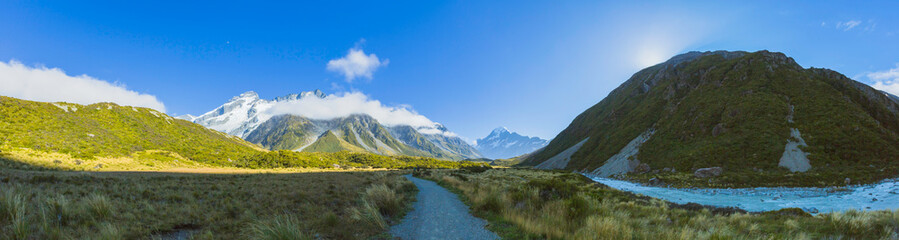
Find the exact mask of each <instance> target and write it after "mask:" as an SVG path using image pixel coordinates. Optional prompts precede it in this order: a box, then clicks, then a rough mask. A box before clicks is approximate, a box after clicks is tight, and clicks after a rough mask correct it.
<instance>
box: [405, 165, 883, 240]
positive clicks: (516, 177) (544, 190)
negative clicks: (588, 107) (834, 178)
mask: <svg viewBox="0 0 899 240" xmlns="http://www.w3.org/2000/svg"><path fill="white" fill-rule="evenodd" d="M416 175H417V176H420V177H424V178H428V179H430V180H434V181H437V182H438V183H439V184H441V185H443V186H445V187H448V188H449V189H451V191H454V192H456V193H458V194H460V196H461V197H462V199H463V201H465V202H466V203H467V204H469V205H470V206H472V211H473V213H474V214H475V215H477V216H479V217H482V218H485V219H487V220H488V221H489V222H490V223H489V225H488V228H489V229H490V230H492V231H494V232H496V233H497V234H500V236H502V237H503V238H508V239H890V238H895V237H896V236H897V234H899V211H870V212H861V211H848V212H844V213H825V214H819V215H816V216H811V215H809V214H808V213H805V212H802V211H801V210H798V209H783V210H779V211H774V212H765V213H746V212H745V211H741V210H739V209H733V208H715V207H708V206H701V205H698V204H683V205H680V204H673V203H670V202H666V201H663V200H659V199H653V198H649V197H645V196H638V195H634V194H631V193H627V192H622V191H618V190H615V189H610V188H608V187H604V186H602V185H600V184H594V183H592V181H590V180H589V179H586V178H584V177H583V176H581V175H579V174H574V173H566V172H560V171H540V170H527V169H492V170H488V171H484V172H481V173H473V172H467V171H462V170H423V171H418V172H416ZM457 176H464V177H465V178H466V179H468V180H467V181H463V180H461V179H460V178H459V177H457Z"/></svg>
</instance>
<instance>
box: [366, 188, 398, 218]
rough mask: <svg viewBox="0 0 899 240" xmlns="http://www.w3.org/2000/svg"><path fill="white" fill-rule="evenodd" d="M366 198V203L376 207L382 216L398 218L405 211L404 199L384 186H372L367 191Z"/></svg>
mask: <svg viewBox="0 0 899 240" xmlns="http://www.w3.org/2000/svg"><path fill="white" fill-rule="evenodd" d="M364 198H365V200H366V202H368V203H371V205H372V206H374V207H376V208H377V209H378V211H379V212H380V214H383V215H386V216H396V214H398V213H400V212H401V211H402V210H403V203H402V202H401V201H402V198H401V197H400V196H397V193H396V192H395V191H394V190H393V189H390V188H389V187H387V185H384V184H377V185H372V186H371V187H369V188H368V189H365V196H364Z"/></svg>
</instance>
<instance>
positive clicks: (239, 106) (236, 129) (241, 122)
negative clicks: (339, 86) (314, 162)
mask: <svg viewBox="0 0 899 240" xmlns="http://www.w3.org/2000/svg"><path fill="white" fill-rule="evenodd" d="M307 97H317V98H324V97H325V93H323V92H322V91H319V90H315V91H312V92H302V93H300V94H290V95H287V96H283V97H278V98H275V99H274V100H271V101H269V100H265V99H260V98H259V94H256V92H253V91H250V92H245V93H243V94H240V96H236V97H234V98H231V100H230V101H228V102H227V103H225V104H223V105H222V106H220V107H218V108H216V109H215V110H212V111H209V112H207V113H205V114H203V115H200V116H198V117H194V118H193V120H192V122H195V123H198V124H200V125H203V126H206V127H208V128H211V129H215V130H218V131H220V132H224V133H227V134H231V135H234V136H238V137H242V138H245V137H247V135H248V134H250V132H251V131H253V130H254V129H256V127H258V126H259V125H260V124H262V123H263V122H265V121H268V119H270V118H271V117H273V116H271V115H270V114H267V111H268V110H269V109H270V108H271V107H272V106H274V105H275V103H277V102H285V101H292V100H298V99H301V98H307ZM188 116H189V115H188Z"/></svg>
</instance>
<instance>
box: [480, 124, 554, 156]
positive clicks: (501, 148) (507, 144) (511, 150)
mask: <svg viewBox="0 0 899 240" xmlns="http://www.w3.org/2000/svg"><path fill="white" fill-rule="evenodd" d="M476 143H477V144H476V145H475V148H477V149H478V151H480V152H481V154H483V155H484V156H485V157H487V158H492V159H507V158H514V157H518V156H521V155H524V154H528V153H531V152H534V151H536V150H537V149H540V148H542V147H544V146H546V144H547V143H549V141H547V140H545V139H541V138H539V137H528V136H523V135H521V134H518V133H516V132H512V131H510V130H509V129H508V128H506V127H497V128H495V129H493V131H491V132H490V134H489V135H487V136H486V137H484V138H480V139H477V140H476Z"/></svg>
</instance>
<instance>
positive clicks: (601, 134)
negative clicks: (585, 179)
mask: <svg viewBox="0 0 899 240" xmlns="http://www.w3.org/2000/svg"><path fill="white" fill-rule="evenodd" d="M562 155H565V156H562ZM897 159H899V105H897V103H896V101H895V99H894V98H893V97H892V96H889V95H888V94H884V93H883V92H880V91H877V90H875V89H873V88H871V87H869V86H867V85H865V84H862V83H859V82H856V81H854V80H851V79H849V78H847V77H845V76H844V75H842V74H840V73H838V72H835V71H832V70H828V69H817V68H803V67H801V66H800V65H799V64H797V63H796V62H795V61H794V60H793V59H792V58H789V57H787V56H785V55H784V54H782V53H774V52H768V51H760V52H754V53H748V52H726V51H717V52H690V53H686V54H682V55H678V56H675V57H674V58H672V59H670V60H668V61H666V62H664V63H661V64H658V65H655V66H652V67H649V68H646V69H643V70H641V71H639V72H637V73H636V74H634V75H633V76H632V77H631V78H630V79H628V80H627V81H626V82H624V83H623V84H622V85H621V86H619V87H618V88H616V89H615V90H614V91H612V92H611V93H610V94H609V95H608V96H607V97H606V98H605V99H603V100H602V101H600V102H599V103H598V104H596V105H594V106H593V107H591V108H589V109H587V110H586V111H585V112H583V113H582V114H580V115H579V116H578V117H577V118H575V119H574V120H573V121H572V123H571V124H570V125H569V126H568V127H567V128H566V129H565V130H563V131H562V132H561V133H559V135H558V136H557V137H556V138H554V139H553V140H552V141H551V142H550V143H549V144H548V145H547V146H546V148H544V149H543V150H541V151H539V152H537V153H535V154H534V155H532V156H530V157H528V158H527V159H526V160H525V161H524V162H523V164H525V165H535V166H537V165H542V166H543V167H546V168H561V169H570V170H578V171H584V172H588V173H592V174H595V175H599V176H612V175H620V174H625V173H629V172H641V173H646V174H643V175H652V176H662V177H664V176H669V175H671V176H672V177H671V178H670V179H677V180H679V181H690V180H691V179H693V180H695V179H698V178H699V177H698V176H699V175H696V176H693V174H692V173H693V171H695V170H698V169H703V168H712V167H720V168H721V169H723V173H722V174H721V175H720V176H715V177H712V179H702V180H701V181H708V182H715V181H717V182H720V183H721V184H727V183H737V182H752V181H785V182H791V183H792V185H837V184H843V181H844V179H845V178H852V181H853V183H857V182H873V181H876V180H879V179H883V178H888V177H894V176H897V174H899V168H897V165H899V164H897V163H899V162H897ZM548 160H550V162H547V161H548ZM697 181H699V180H697Z"/></svg>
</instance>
